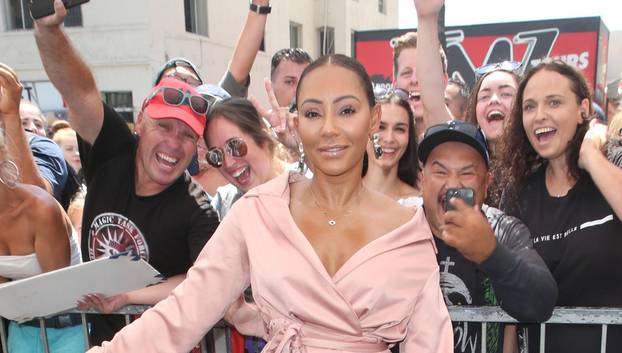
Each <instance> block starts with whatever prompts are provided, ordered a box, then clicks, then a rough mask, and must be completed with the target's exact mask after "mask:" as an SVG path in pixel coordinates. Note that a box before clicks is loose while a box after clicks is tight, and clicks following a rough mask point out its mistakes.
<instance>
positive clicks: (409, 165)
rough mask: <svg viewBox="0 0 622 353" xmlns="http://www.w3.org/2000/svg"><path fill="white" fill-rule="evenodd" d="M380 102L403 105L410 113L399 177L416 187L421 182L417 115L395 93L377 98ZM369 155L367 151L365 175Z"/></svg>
mask: <svg viewBox="0 0 622 353" xmlns="http://www.w3.org/2000/svg"><path fill="white" fill-rule="evenodd" d="M377 102H378V104H380V105H385V104H393V105H397V106H398V107H401V108H402V109H404V110H405V111H406V114H408V132H407V133H408V144H407V145H406V149H405V150H404V154H403V155H402V157H400V160H399V162H398V164H397V177H398V178H399V179H400V180H401V181H403V182H405V183H406V184H408V185H410V186H413V187H416V186H417V184H418V183H419V161H418V160H417V147H418V144H417V136H416V134H415V117H414V114H413V112H412V109H411V108H410V104H408V102H407V101H406V100H404V99H402V98H400V97H399V96H398V95H397V94H395V93H389V94H387V95H386V96H384V97H382V98H379V99H378V100H377ZM368 165H369V156H368V155H367V153H365V158H364V159H363V176H365V174H367V168H368Z"/></svg>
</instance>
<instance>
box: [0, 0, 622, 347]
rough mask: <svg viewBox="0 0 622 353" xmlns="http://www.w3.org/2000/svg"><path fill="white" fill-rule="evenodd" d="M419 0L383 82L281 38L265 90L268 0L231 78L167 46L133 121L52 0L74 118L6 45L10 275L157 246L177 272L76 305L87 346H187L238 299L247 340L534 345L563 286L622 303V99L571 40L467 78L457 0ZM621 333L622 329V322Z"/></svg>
mask: <svg viewBox="0 0 622 353" xmlns="http://www.w3.org/2000/svg"><path fill="white" fill-rule="evenodd" d="M414 2H415V6H416V8H417V16H418V32H417V33H406V34H404V35H403V36H400V37H398V38H395V39H394V40H392V41H391V45H392V47H393V52H394V56H393V66H394V67H393V73H394V79H393V82H392V88H390V89H382V90H374V89H373V85H372V83H371V80H370V79H369V76H368V75H367V73H366V72H365V70H364V68H363V67H362V66H361V65H360V64H359V63H358V62H357V61H356V60H354V59H351V58H348V57H346V56H343V55H329V56H324V57H321V58H317V60H315V61H314V60H313V59H312V58H311V57H310V56H309V54H308V53H307V52H305V51H304V50H303V49H300V48H290V49H282V50H279V51H278V52H277V53H275V54H274V56H273V58H272V62H271V76H270V78H269V79H266V80H265V87H266V94H267V98H268V102H269V105H270V107H269V109H267V108H266V107H264V106H262V104H261V103H260V102H259V101H258V100H257V99H256V98H254V97H250V98H249V97H247V95H248V92H247V91H248V86H249V84H250V80H251V77H250V74H249V73H250V71H251V68H252V66H253V62H254V61H255V56H256V54H257V52H258V50H259V47H260V45H261V40H262V38H263V32H264V28H265V24H266V20H267V17H268V14H269V12H270V9H271V7H270V3H269V0H253V1H252V2H251V8H250V11H249V14H248V16H247V18H246V22H245V24H244V28H243V29H242V32H241V34H240V37H239V39H238V42H237V44H236V46H235V49H234V52H233V56H232V58H231V61H230V62H229V65H228V68H227V71H226V72H225V73H224V75H223V77H222V78H221V80H220V81H219V83H218V84H217V85H214V84H209V83H206V81H208V80H207V79H206V78H205V77H202V76H201V74H200V72H199V70H198V69H197V67H196V66H195V65H194V64H193V63H192V62H191V61H189V60H187V59H184V58H174V59H171V60H169V61H168V62H166V63H165V64H164V65H163V66H162V68H161V69H160V70H159V71H158V72H157V74H156V80H155V82H154V87H153V89H152V91H151V92H150V94H149V95H148V96H147V97H145V99H144V102H143V104H142V106H141V108H140V110H139V112H138V114H137V120H136V123H135V126H134V127H133V130H130V128H129V127H128V126H127V125H126V123H125V122H124V120H123V119H122V117H121V116H120V115H119V114H118V113H117V112H115V110H114V109H112V108H111V107H109V106H108V105H107V104H105V103H103V102H102V101H101V98H100V94H99V91H98V89H97V86H96V84H95V80H94V77H93V74H92V72H91V70H90V69H89V67H88V66H87V64H86V63H85V62H84V61H83V60H82V59H81V58H80V56H79V54H78V50H77V49H75V48H74V47H73V46H72V44H71V42H70V40H69V39H68V37H67V36H66V34H65V33H64V31H63V29H62V23H63V20H64V18H65V16H66V10H65V8H64V5H63V3H62V1H60V0H57V1H55V3H54V5H55V13H54V14H52V15H50V16H47V17H45V18H42V19H39V20H35V30H34V34H35V39H36V42H37V45H38V48H39V53H40V55H41V59H42V62H43V66H44V68H45V70H46V72H47V74H48V76H49V78H50V80H51V82H52V83H53V84H54V86H55V87H56V88H57V89H58V91H59V92H60V93H61V95H62V96H63V99H64V101H65V102H66V103H67V107H68V113H69V114H68V116H69V118H68V121H64V120H59V121H55V122H54V123H53V124H51V125H50V126H48V124H47V121H46V119H45V118H44V116H43V114H42V113H41V111H40V109H39V108H38V107H37V105H36V104H35V103H33V102H30V101H25V100H22V99H21V88H22V87H21V85H20V83H19V79H18V77H17V75H16V73H15V72H14V71H13V70H12V69H11V68H10V67H8V66H6V65H4V64H0V88H1V91H0V122H1V125H2V129H1V131H0V132H1V133H0V228H2V229H3V231H2V232H1V235H0V283H2V282H7V281H11V280H19V279H22V278H26V277H30V276H34V275H37V274H40V273H43V272H47V271H51V270H54V269H58V268H62V267H66V266H71V265H75V264H79V263H81V262H87V261H92V260H95V259H97V258H99V257H102V256H110V255H114V254H116V253H120V252H125V251H130V252H132V253H134V254H136V255H138V256H140V257H142V258H143V259H145V260H146V261H148V262H149V263H150V264H151V265H152V266H153V267H154V268H155V269H157V270H158V271H159V272H161V273H162V274H163V275H164V276H166V280H165V281H164V282H163V283H161V284H158V285H155V286H151V287H148V288H144V289H139V290H136V291H132V292H128V293H121V294H119V295H115V296H104V295H101V294H99V293H92V294H89V295H87V296H85V297H83V298H80V299H79V300H78V302H77V303H76V306H77V307H78V308H81V309H94V310H97V311H98V312H100V313H101V314H98V315H88V317H87V321H88V328H89V336H90V337H89V338H90V343H91V344H92V345H95V346H99V345H101V347H95V348H93V352H126V351H127V352H129V351H147V352H173V351H174V352H188V351H191V350H192V349H193V347H194V346H196V344H197V342H198V341H199V340H200V338H201V337H202V336H203V335H205V334H206V333H207V332H208V331H209V330H210V329H211V327H212V326H213V325H214V324H215V323H216V322H218V321H219V320H220V319H221V318H223V317H224V318H225V319H226V320H227V321H228V322H229V323H230V324H231V325H232V326H234V327H235V328H236V329H237V331H235V333H234V336H233V343H234V345H233V350H234V351H235V352H236V353H238V352H240V353H242V352H249V353H250V352H259V351H261V350H262V349H263V350H264V351H268V352H299V351H307V352H324V351H326V350H329V349H330V350H337V351H347V352H385V351H387V350H389V349H392V350H393V351H402V352H410V351H422V352H451V351H454V352H461V353H462V352H471V353H475V352H480V351H482V349H483V348H484V349H485V351H487V352H503V353H514V352H537V351H539V347H540V345H541V342H540V339H541V333H540V332H539V330H540V325H538V324H537V323H540V322H544V321H546V320H547V319H548V318H549V317H550V316H551V313H552V311H553V308H554V307H555V306H591V307H603V306H605V307H620V306H622V277H621V276H620V274H619V272H618V271H615V269H616V268H618V267H620V266H622V263H620V261H622V256H621V255H622V243H621V244H620V245H616V244H617V243H618V241H620V242H622V238H620V236H622V222H621V218H622V194H620V192H619V189H620V185H622V113H620V112H619V109H618V108H617V107H616V106H612V105H611V104H610V105H608V107H607V109H606V111H607V113H606V114H605V113H604V112H603V110H602V109H600V112H601V113H600V114H601V115H602V114H604V115H606V117H600V118H597V112H596V110H595V103H593V102H592V93H591V91H590V88H589V86H588V84H587V83H586V81H585V78H584V77H583V76H582V74H581V73H580V72H579V71H577V69H575V68H574V67H572V66H569V65H568V64H565V63H563V62H560V61H545V62H543V63H541V64H539V65H537V66H535V67H531V68H525V67H522V66H520V64H517V63H512V62H501V63H494V64H490V65H486V66H484V67H481V68H478V69H477V70H476V77H477V80H476V83H475V84H474V86H473V87H468V86H466V84H465V83H464V82H462V81H460V80H456V79H450V78H449V77H448V75H447V58H446V57H445V54H444V52H443V50H442V49H440V50H439V48H441V46H440V43H439V39H438V38H439V36H438V16H439V12H440V11H441V7H442V5H443V1H442V0H415V1H414ZM463 193H464V194H463ZM452 195H459V196H452ZM616 264H617V265H616ZM102 280H107V279H102ZM128 304H147V305H155V304H158V305H156V306H155V307H154V308H153V309H151V310H149V311H147V312H146V313H145V314H144V315H143V316H142V317H141V318H140V319H138V320H136V321H135V322H134V323H132V324H131V325H129V326H128V327H126V328H124V329H122V328H123V326H125V324H126V323H125V322H124V320H123V318H121V317H118V316H115V315H108V314H110V313H112V312H115V311H117V310H118V309H120V308H122V307H123V306H125V305H128ZM446 305H476V306H482V305H499V306H500V307H501V308H502V309H503V310H505V311H506V312H507V313H508V314H509V315H511V316H512V317H513V318H515V319H516V320H517V321H518V322H519V324H517V325H504V324H499V323H497V324H489V325H488V326H487V328H486V332H482V327H481V326H480V325H471V326H469V323H465V322H453V323H452V322H451V321H450V320H449V316H448V313H447V310H446ZM46 326H47V328H48V330H47V337H48V340H49V342H50V345H51V346H50V349H51V350H50V351H51V352H52V353H58V352H67V353H73V352H84V351H85V350H86V349H87V347H85V346H84V340H83V337H82V319H81V317H80V316H79V315H73V314H66V315H59V316H55V317H52V318H48V319H46ZM452 326H453V327H452ZM39 330H40V329H39V322H38V321H31V322H26V323H16V322H11V323H10V325H9V332H8V343H9V345H8V350H9V352H10V353H17V352H42V351H43V348H42V346H41V344H40V343H39V336H40V331H39ZM452 332H453V335H452ZM115 334H116V335H115ZM242 335H244V336H247V337H244V336H242ZM484 337H486V338H485V339H484ZM542 337H545V342H544V346H545V351H546V352H549V353H552V352H581V353H585V352H597V351H600V347H601V346H600V340H601V329H600V327H592V326H587V325H575V326H572V325H549V326H547V328H546V333H545V335H543V336H542ZM606 343H607V352H618V351H619V350H620V349H622V329H621V328H620V327H611V328H610V329H609V331H608V333H607V336H606ZM482 346H485V347H482ZM194 349H196V348H194Z"/></svg>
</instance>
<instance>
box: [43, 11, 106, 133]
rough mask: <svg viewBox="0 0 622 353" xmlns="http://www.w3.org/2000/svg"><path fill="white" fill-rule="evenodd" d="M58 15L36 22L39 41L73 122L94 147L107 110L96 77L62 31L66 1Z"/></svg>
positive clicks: (44, 57)
mask: <svg viewBox="0 0 622 353" xmlns="http://www.w3.org/2000/svg"><path fill="white" fill-rule="evenodd" d="M54 9H55V11H56V12H55V13H54V14H52V15H50V16H46V17H43V18H41V19H39V20H35V40H36V42H37V46H38V48H39V55H40V56H41V61H42V62H43V67H44V68H45V71H46V73H47V74H48V77H49V78H50V81H52V84H54V87H56V89H58V91H59V92H60V94H61V96H62V97H63V99H64V100H65V102H67V107H68V108H69V122H70V123H71V126H72V127H73V128H74V129H75V130H76V132H77V133H78V134H79V135H80V136H81V137H82V139H83V140H85V141H86V142H88V143H90V144H93V142H94V141H95V139H96V138H97V135H98V134H99V131H100V129H101V127H102V124H103V119H104V110H103V107H102V103H101V98H100V96H99V92H98V91H97V86H96V85H95V78H94V77H93V74H92V72H91V70H90V69H89V68H88V66H87V65H86V63H85V62H84V61H83V60H82V58H80V56H79V54H78V52H77V51H76V50H75V49H74V48H73V46H72V45H71V42H70V41H69V38H67V36H66V35H65V33H64V32H63V30H62V28H61V27H62V23H63V20H64V19H65V16H66V15H67V10H66V9H65V7H64V5H63V2H62V0H54Z"/></svg>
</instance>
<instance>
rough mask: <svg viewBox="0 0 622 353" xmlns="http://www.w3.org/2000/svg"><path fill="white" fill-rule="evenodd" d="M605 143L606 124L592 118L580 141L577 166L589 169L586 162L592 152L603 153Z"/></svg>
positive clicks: (590, 157)
mask: <svg viewBox="0 0 622 353" xmlns="http://www.w3.org/2000/svg"><path fill="white" fill-rule="evenodd" d="M606 143H607V125H604V124H602V123H600V122H598V120H596V119H593V120H592V121H591V122H590V128H589V130H587V132H586V133H585V137H583V142H582V143H581V149H580V150H579V167H580V168H582V169H585V170H588V171H589V167H588V162H589V161H590V160H591V159H592V156H593V153H599V154H604V148H605V144H606Z"/></svg>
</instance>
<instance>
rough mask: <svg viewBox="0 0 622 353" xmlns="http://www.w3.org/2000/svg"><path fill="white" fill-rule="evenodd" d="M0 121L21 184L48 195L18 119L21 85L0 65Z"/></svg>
mask: <svg viewBox="0 0 622 353" xmlns="http://www.w3.org/2000/svg"><path fill="white" fill-rule="evenodd" d="M0 87H1V89H2V93H1V94H0V114H1V115H2V116H1V117H0V121H3V122H4V129H5V133H6V136H7V141H8V144H7V145H8V152H9V154H10V155H11V157H12V158H13V160H14V161H15V164H17V167H18V169H19V171H20V176H21V182H22V183H24V184H31V185H35V186H38V187H40V188H42V189H45V190H46V191H47V192H49V193H53V192H54V190H53V188H52V185H51V183H50V182H48V181H47V180H46V179H45V178H43V176H42V175H41V173H39V169H37V166H36V164H35V161H34V158H33V156H32V153H31V152H30V147H29V146H28V140H27V138H26V133H25V132H24V129H23V127H22V121H21V119H20V117H19V104H20V100H21V96H22V94H21V93H22V85H21V84H20V83H19V79H18V78H17V75H16V74H15V72H14V71H13V70H12V69H11V68H10V67H8V66H6V65H4V64H2V63H0Z"/></svg>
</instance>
